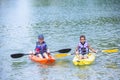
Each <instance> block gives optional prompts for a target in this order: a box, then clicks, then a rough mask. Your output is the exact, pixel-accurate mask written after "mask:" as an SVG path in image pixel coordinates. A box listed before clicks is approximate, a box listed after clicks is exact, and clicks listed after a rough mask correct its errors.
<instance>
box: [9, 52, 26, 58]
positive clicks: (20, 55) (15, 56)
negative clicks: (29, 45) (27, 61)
mask: <svg viewBox="0 0 120 80" xmlns="http://www.w3.org/2000/svg"><path fill="white" fill-rule="evenodd" d="M22 56H24V54H23V53H16V54H11V57H12V58H20V57H22Z"/></svg>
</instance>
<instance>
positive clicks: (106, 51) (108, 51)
mask: <svg viewBox="0 0 120 80" xmlns="http://www.w3.org/2000/svg"><path fill="white" fill-rule="evenodd" d="M118 51H119V49H107V50H102V52H105V53H116V52H118Z"/></svg>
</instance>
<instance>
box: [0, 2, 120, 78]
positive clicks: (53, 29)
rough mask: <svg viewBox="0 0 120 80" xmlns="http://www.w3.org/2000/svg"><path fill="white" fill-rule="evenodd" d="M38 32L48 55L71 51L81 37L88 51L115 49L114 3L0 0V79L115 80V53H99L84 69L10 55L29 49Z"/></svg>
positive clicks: (118, 62)
mask: <svg viewBox="0 0 120 80" xmlns="http://www.w3.org/2000/svg"><path fill="white" fill-rule="evenodd" d="M41 33H42V34H44V36H45V41H46V42H47V44H48V47H49V49H50V50H51V51H54V50H59V49H63V48H71V49H72V51H71V52H70V53H73V52H74V49H75V47H76V45H77V44H78V42H79V36H80V35H81V34H84V35H86V37H87V41H88V42H89V44H90V45H91V46H92V47H93V48H94V49H97V50H103V49H113V48H119V49H120V0H0V80H120V52H118V53H112V54H108V53H101V52H99V53H97V54H96V60H95V62H94V63H93V64H92V65H90V66H74V65H73V63H72V59H73V57H74V56H67V57H64V58H59V59H56V63H55V64H54V65H40V64H36V63H33V62H32V61H30V60H29V58H28V56H24V57H21V58H17V59H12V58H11V57H10V54H13V53H17V52H23V53H27V52H29V51H30V50H34V47H35V43H36V41H37V36H38V35H39V34H41ZM52 55H54V54H52Z"/></svg>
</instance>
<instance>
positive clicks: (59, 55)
mask: <svg viewBox="0 0 120 80" xmlns="http://www.w3.org/2000/svg"><path fill="white" fill-rule="evenodd" d="M68 55H69V54H67V53H62V54H55V55H54V57H55V58H63V57H66V56H68Z"/></svg>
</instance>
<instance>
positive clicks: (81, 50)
mask: <svg viewBox="0 0 120 80" xmlns="http://www.w3.org/2000/svg"><path fill="white" fill-rule="evenodd" d="M89 49H90V50H91V51H92V52H93V53H96V51H95V50H94V49H93V48H91V47H90V45H89V44H88V43H87V41H86V37H85V36H84V35H81V36H80V42H79V44H78V46H77V48H76V55H79V58H80V59H86V58H88V57H87V54H89Z"/></svg>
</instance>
